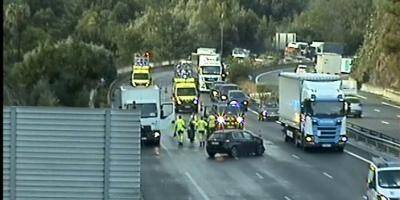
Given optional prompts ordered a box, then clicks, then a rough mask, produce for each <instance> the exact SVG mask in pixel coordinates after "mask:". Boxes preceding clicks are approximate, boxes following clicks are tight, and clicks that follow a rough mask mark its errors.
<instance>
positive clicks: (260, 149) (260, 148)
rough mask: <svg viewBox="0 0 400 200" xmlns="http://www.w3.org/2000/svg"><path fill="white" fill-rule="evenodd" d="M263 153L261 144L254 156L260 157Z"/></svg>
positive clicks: (263, 149)
mask: <svg viewBox="0 0 400 200" xmlns="http://www.w3.org/2000/svg"><path fill="white" fill-rule="evenodd" d="M264 152H265V148H264V146H263V145H262V144H260V145H258V146H257V149H256V155H257V156H261V155H263V153H264Z"/></svg>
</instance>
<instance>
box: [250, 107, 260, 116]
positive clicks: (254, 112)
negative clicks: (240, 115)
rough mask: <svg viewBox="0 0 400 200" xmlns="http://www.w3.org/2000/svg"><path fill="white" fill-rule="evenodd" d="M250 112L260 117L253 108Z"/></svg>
mask: <svg viewBox="0 0 400 200" xmlns="http://www.w3.org/2000/svg"><path fill="white" fill-rule="evenodd" d="M249 111H250V112H252V113H253V114H255V115H258V113H257V111H255V110H253V109H251V108H249Z"/></svg>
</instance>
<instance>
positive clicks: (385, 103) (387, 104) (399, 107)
mask: <svg viewBox="0 0 400 200" xmlns="http://www.w3.org/2000/svg"><path fill="white" fill-rule="evenodd" d="M382 104H383V105H386V106H392V107H394V108H398V109H400V106H396V105H393V104H390V103H387V102H384V101H382Z"/></svg>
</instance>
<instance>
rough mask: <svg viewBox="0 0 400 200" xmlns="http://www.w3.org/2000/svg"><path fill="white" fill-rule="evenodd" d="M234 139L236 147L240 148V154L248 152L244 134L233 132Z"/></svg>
mask: <svg viewBox="0 0 400 200" xmlns="http://www.w3.org/2000/svg"><path fill="white" fill-rule="evenodd" d="M232 138H233V141H234V143H235V144H234V146H236V147H237V148H238V150H239V152H240V154H243V152H245V151H246V147H245V140H244V137H243V134H242V132H238V131H237V132H232Z"/></svg>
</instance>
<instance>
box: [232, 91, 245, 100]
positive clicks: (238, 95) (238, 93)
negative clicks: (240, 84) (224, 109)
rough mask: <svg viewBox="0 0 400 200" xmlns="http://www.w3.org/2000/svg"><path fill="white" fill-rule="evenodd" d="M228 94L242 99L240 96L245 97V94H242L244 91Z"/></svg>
mask: <svg viewBox="0 0 400 200" xmlns="http://www.w3.org/2000/svg"><path fill="white" fill-rule="evenodd" d="M230 96H231V97H232V98H234V99H235V98H238V99H242V98H245V97H246V96H245V95H244V93H243V92H231V93H230Z"/></svg>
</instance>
